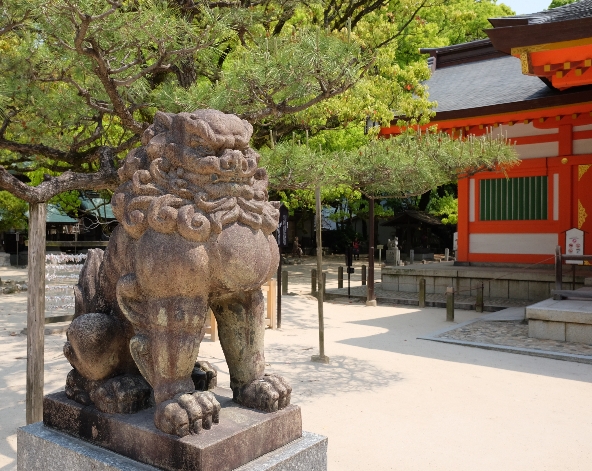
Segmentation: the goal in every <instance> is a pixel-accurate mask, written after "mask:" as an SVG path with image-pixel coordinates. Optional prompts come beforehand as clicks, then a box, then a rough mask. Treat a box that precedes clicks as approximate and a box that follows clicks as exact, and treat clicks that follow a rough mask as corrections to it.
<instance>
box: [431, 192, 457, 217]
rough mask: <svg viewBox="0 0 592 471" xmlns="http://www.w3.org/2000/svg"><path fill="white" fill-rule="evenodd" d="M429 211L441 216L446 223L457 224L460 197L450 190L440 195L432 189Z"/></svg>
mask: <svg viewBox="0 0 592 471" xmlns="http://www.w3.org/2000/svg"><path fill="white" fill-rule="evenodd" d="M427 211H428V213H430V214H432V215H434V216H440V217H441V218H442V222H443V223H444V224H457V223H458V198H455V197H454V195H451V194H450V193H448V192H446V193H445V194H444V196H439V195H438V193H436V192H435V191H432V194H431V195H430V201H429V203H428V206H427Z"/></svg>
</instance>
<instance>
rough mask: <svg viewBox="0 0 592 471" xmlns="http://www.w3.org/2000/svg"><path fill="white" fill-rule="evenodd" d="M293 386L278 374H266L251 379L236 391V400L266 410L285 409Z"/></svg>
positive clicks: (247, 405)
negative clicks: (259, 377)
mask: <svg viewBox="0 0 592 471" xmlns="http://www.w3.org/2000/svg"><path fill="white" fill-rule="evenodd" d="M291 395H292V387H291V386H290V385H289V384H288V382H287V381H286V380H285V379H284V378H282V377H281V376H278V375H273V374H270V375H265V376H263V378H261V379H256V380H254V381H251V382H250V383H249V384H247V385H246V386H244V387H243V388H240V389H237V390H236V391H235V393H234V396H235V397H234V400H235V402H238V403H239V404H241V405H243V406H245V407H250V408H253V409H259V410H263V411H266V412H275V411H277V410H280V409H284V408H285V407H286V406H288V405H289V404H290V397H291Z"/></svg>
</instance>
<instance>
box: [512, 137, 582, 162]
mask: <svg viewBox="0 0 592 471" xmlns="http://www.w3.org/2000/svg"><path fill="white" fill-rule="evenodd" d="M576 142H577V141H576ZM516 152H518V157H520V158H521V159H523V160H526V159H536V158H539V157H557V156H558V155H559V142H542V143H540V144H525V145H522V146H516Z"/></svg>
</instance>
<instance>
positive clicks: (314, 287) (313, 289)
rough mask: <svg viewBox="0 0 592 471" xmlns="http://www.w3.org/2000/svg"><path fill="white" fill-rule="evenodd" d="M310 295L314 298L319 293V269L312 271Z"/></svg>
mask: <svg viewBox="0 0 592 471" xmlns="http://www.w3.org/2000/svg"><path fill="white" fill-rule="evenodd" d="M310 293H311V294H312V295H313V296H314V295H315V294H316V293H317V269H316V268H313V269H312V270H310Z"/></svg>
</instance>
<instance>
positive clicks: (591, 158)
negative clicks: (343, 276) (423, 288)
mask: <svg viewBox="0 0 592 471" xmlns="http://www.w3.org/2000/svg"><path fill="white" fill-rule="evenodd" d="M489 21H490V23H491V25H492V28H491V29H487V30H485V32H486V33H487V35H488V36H489V39H484V40H480V41H474V42H470V43H465V44H459V45H455V46H448V47H441V48H434V49H422V50H421V52H423V53H427V54H429V55H430V58H429V59H428V63H429V65H430V68H431V71H432V75H431V78H430V79H429V80H428V81H427V84H426V85H427V86H428V92H429V93H430V99H431V100H434V101H436V102H437V108H436V115H435V118H433V120H432V122H431V123H430V126H433V125H436V126H437V127H438V129H439V130H441V131H445V132H448V133H451V134H453V135H455V136H464V135H467V134H474V135H477V136H479V135H482V134H484V133H486V132H487V131H488V130H489V131H493V133H494V135H497V134H500V133H501V134H502V135H504V136H507V138H508V139H509V140H510V141H511V142H512V143H513V144H515V146H516V150H517V152H518V155H519V157H520V160H521V162H520V165H518V166H516V167H514V168H512V169H511V170H510V171H509V172H508V175H507V178H506V176H504V175H502V174H500V173H496V172H485V173H481V174H477V175H475V176H474V177H471V178H467V179H463V180H461V181H459V183H458V211H459V220H458V246H457V254H456V259H457V261H459V262H505V263H539V262H543V261H544V263H553V259H552V256H553V254H554V253H555V247H556V246H557V245H560V246H562V249H563V253H566V247H565V244H566V242H565V231H567V230H569V229H571V228H579V229H581V230H583V231H584V242H585V248H584V251H585V253H586V254H592V0H580V1H579V2H577V3H574V4H571V5H567V6H564V7H560V8H556V9H552V10H549V11H543V12H541V13H535V14H531V15H522V16H514V17H507V18H492V19H490V20H489ZM398 132H400V129H399V128H397V127H396V126H392V127H390V128H383V129H382V130H381V134H383V135H389V134H396V133H398Z"/></svg>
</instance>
